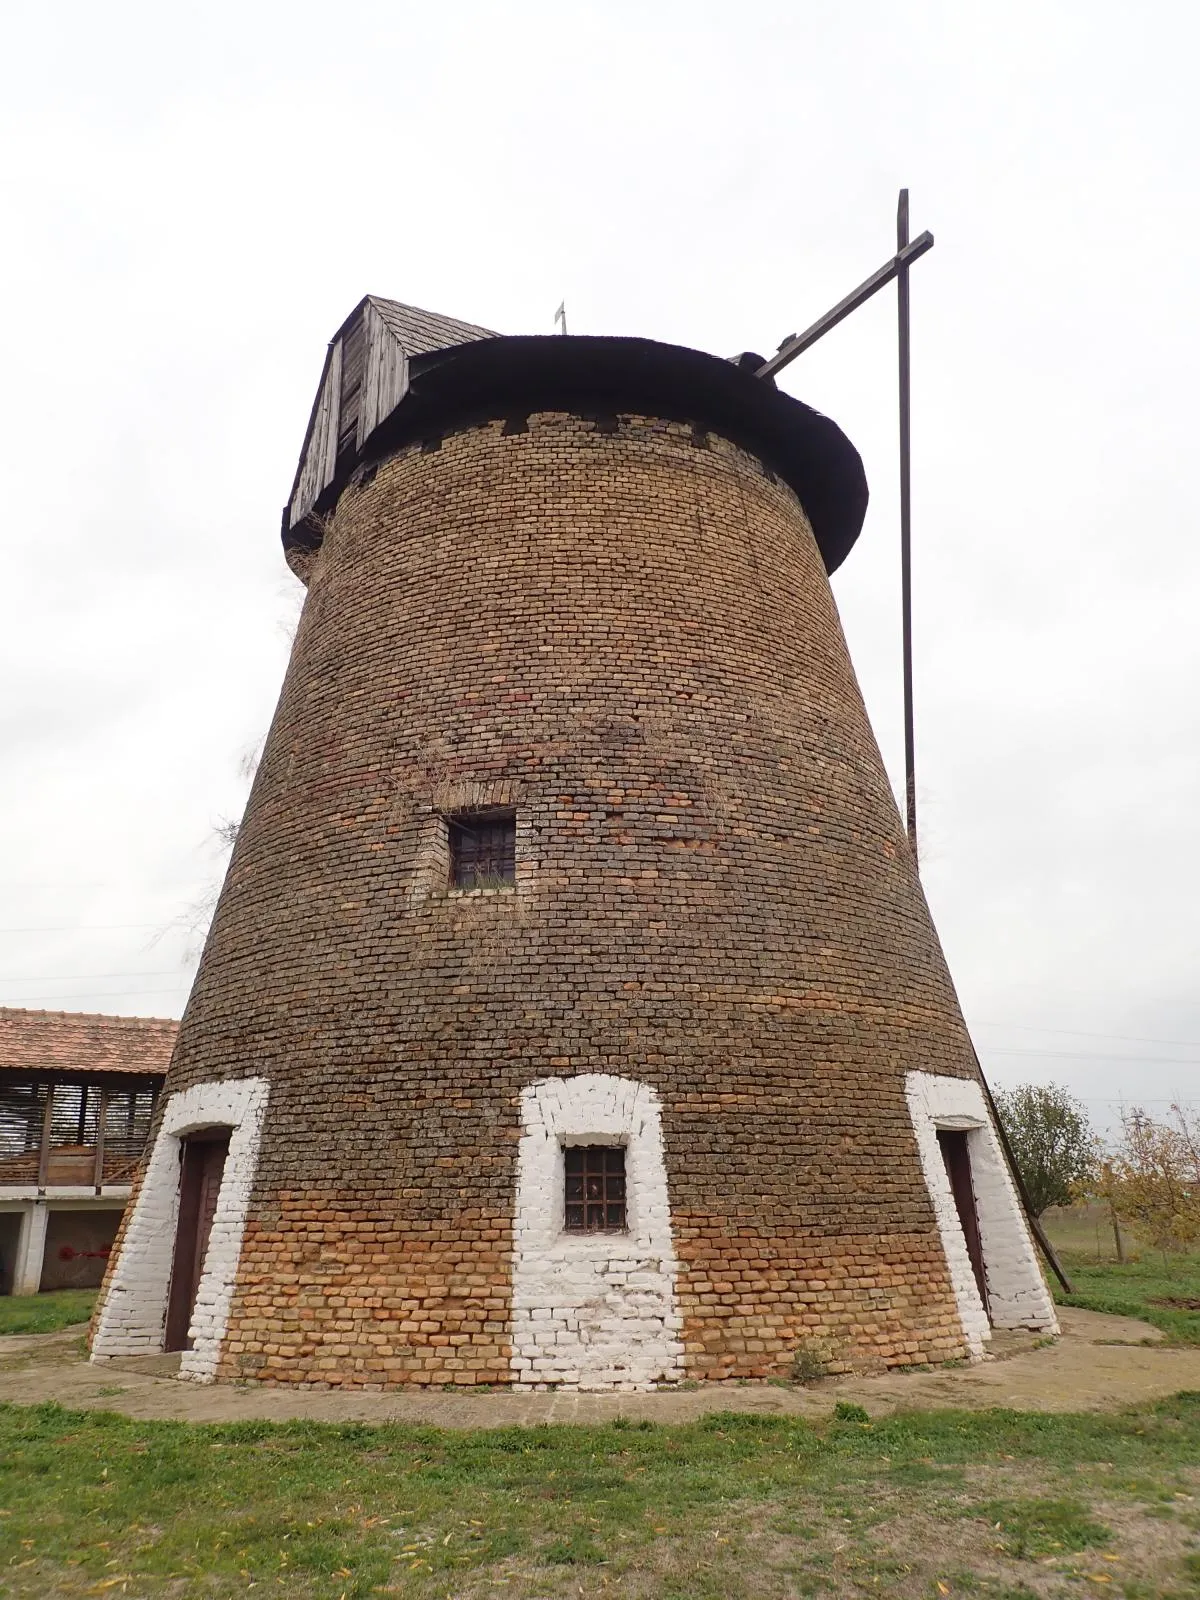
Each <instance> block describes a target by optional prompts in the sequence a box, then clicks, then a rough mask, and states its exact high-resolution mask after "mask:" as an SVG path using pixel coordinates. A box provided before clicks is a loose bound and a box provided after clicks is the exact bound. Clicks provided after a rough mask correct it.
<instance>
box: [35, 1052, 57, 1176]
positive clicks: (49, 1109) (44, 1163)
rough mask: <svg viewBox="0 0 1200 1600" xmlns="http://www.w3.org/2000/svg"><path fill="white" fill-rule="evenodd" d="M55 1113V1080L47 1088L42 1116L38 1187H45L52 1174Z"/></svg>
mask: <svg viewBox="0 0 1200 1600" xmlns="http://www.w3.org/2000/svg"><path fill="white" fill-rule="evenodd" d="M53 1115H54V1081H53V1079H51V1081H50V1085H49V1087H48V1088H47V1090H46V1115H45V1116H44V1117H43V1118H42V1143H41V1148H40V1149H39V1151H38V1188H39V1189H44V1188H45V1187H46V1183H47V1181H48V1179H49V1176H50V1139H51V1118H52V1117H53Z"/></svg>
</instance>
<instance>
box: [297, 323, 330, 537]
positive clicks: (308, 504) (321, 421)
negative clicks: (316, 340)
mask: <svg viewBox="0 0 1200 1600" xmlns="http://www.w3.org/2000/svg"><path fill="white" fill-rule="evenodd" d="M341 392H342V341H341V340H340V339H335V340H334V341H333V343H332V344H331V345H330V347H329V350H328V352H327V354H326V356H325V371H324V372H323V374H322V375H321V387H320V389H319V390H318V391H317V400H316V404H315V405H314V406H313V412H312V416H311V418H310V419H309V425H308V438H307V439H306V440H305V442H304V454H303V455H302V456H301V458H300V470H299V472H298V473H297V475H296V487H295V489H294V490H293V492H292V498H291V502H290V505H289V521H290V525H291V526H292V527H293V528H294V527H295V526H296V524H297V523H298V522H303V520H304V518H305V517H306V516H307V515H308V513H309V512H310V511H311V510H312V508H313V507H314V506H315V505H316V503H317V497H318V495H319V494H320V493H321V490H322V489H324V488H325V486H326V485H327V484H330V483H332V482H333V471H334V467H335V465H336V463H337V441H338V412H339V402H340V399H341Z"/></svg>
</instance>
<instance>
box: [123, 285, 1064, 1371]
mask: <svg viewBox="0 0 1200 1600" xmlns="http://www.w3.org/2000/svg"><path fill="white" fill-rule="evenodd" d="M866 500H867V490H866V482H865V478H864V474H863V469H862V465H861V462H860V460H859V457H858V455H857V453H856V451H855V450H854V448H853V446H852V445H851V444H850V443H849V441H848V440H847V439H846V437H845V436H844V434H842V432H841V431H840V430H839V429H838V428H837V427H836V426H835V425H834V424H833V423H832V422H830V421H829V420H828V419H826V418H825V417H822V416H820V415H818V414H817V413H815V412H814V411H812V410H810V409H809V408H807V407H806V406H804V405H802V404H800V403H799V402H798V401H796V400H794V399H791V398H789V397H788V396H787V395H785V394H783V393H782V392H780V391H779V390H777V389H776V388H775V386H774V384H773V382H771V381H768V380H764V379H763V378H762V377H761V376H756V372H755V363H749V364H747V362H746V361H744V360H743V361H742V362H730V361H725V360H719V359H717V358H715V357H713V356H708V355H704V354H701V353H699V352H697V351H694V350H689V349H682V348H678V347H675V346H670V345H664V344H657V343H653V342H651V341H648V340H642V339H614V338H577V337H561V336H555V337H546V338H502V337H497V336H495V335H492V334H490V333H488V332H487V330H485V329H483V328H478V327H473V326H470V325H468V324H465V323H461V322H456V321H452V320H450V319H449V318H446V317H440V316H433V315H430V314H428V313H425V312H421V311H416V310H414V309H412V308H411V307H407V306H403V305H398V304H396V303H393V302H390V301H386V300H380V299H376V298H373V297H368V298H367V299H365V300H363V301H362V303H361V304H360V305H359V306H357V307H356V308H355V310H354V311H353V312H352V313H351V315H350V317H349V318H348V320H347V321H346V322H345V323H344V324H343V326H342V327H341V328H340V329H339V331H338V332H337V334H336V335H335V337H334V339H333V341H332V343H331V344H330V347H329V353H328V356H327V358H326V363H325V370H324V373H323V376H322V379H321V385H320V389H319V391H318V394H317V398H316V402H315V404H314V407H313V412H312V418H311V422H310V424H309V429H308V433H307V436H306V439H305V442H304V448H303V452H302V455H301V459H300V465H299V469H298V471H297V475H296V480H295V484H294V487H293V491H292V494H291V497H290V499H289V502H288V506H287V509H286V511H285V514H284V526H283V542H284V547H285V551H286V553H287V558H288V561H289V563H290V565H291V566H292V568H293V570H294V571H296V572H297V574H298V575H299V576H300V577H301V578H302V579H303V581H304V582H305V583H306V584H307V586H308V596H307V600H306V604H305V608H304V613H303V617H302V619H301V623H300V627H299V631H298V633H297V636H296V642H295V646H294V649H293V653H292V658H291V662H290V665H289V667H288V672H287V677H286V679H285V682H284V685H283V692H282V695H281V697H280V701H279V706H278V710H277V711H276V714H275V718H274V722H273V724H272V727H271V731H270V735H269V737H268V740H267V743H266V747H265V750H264V753H263V757H262V761H261V764H260V766H259V769H258V773H257V776H256V778H255V782H254V787H253V791H252V793H251V796H250V800H249V804H248V806H247V809H246V814H245V820H244V822H243V825H242V828H241V832H240V834H239V837H238V840H237V845H236V848H235V850H234V854H233V858H232V861H231V864H230V868H229V873H228V877H227V879H226V882H225V886H224V889H223V891H222V894H221V899H220V903H219V905H218V908H217V912H216V916H215V918H214V921H213V925H212V930H211V933H210V935H209V938H208V943H207V945H206V948H205V951H204V956H203V959H202V961H201V964H200V969H199V973H198V975H197V978H196V983H195V987H194V989H193V991H192V995H191V998H190V1000H189V1003H188V1007H187V1011H186V1014H185V1016H184V1019H183V1022H182V1026H181V1029H180V1034H179V1040H178V1044H177V1046H176V1049H175V1053H174V1056H173V1059H172V1062H171V1066H170V1071H169V1074H168V1077H167V1081H166V1086H165V1090H164V1093H163V1095H162V1098H161V1101H160V1107H159V1112H158V1116H157V1122H156V1128H155V1132H154V1136H153V1139H152V1148H151V1154H150V1156H149V1158H148V1161H147V1164H146V1166H145V1169H144V1172H143V1174H142V1178H141V1182H140V1187H139V1189H138V1191H137V1193H136V1196H135V1199H134V1201H133V1202H132V1203H131V1206H130V1208H129V1210H128V1212H127V1220H126V1225H125V1228H124V1232H123V1236H122V1238H121V1240H120V1242H119V1247H118V1250H117V1252H116V1254H115V1258H114V1261H113V1264H112V1266H111V1268H110V1272H109V1276H108V1280H107V1286H106V1293H105V1297H104V1300H103V1304H102V1307H101V1310H100V1313H99V1315H98V1318H97V1322H96V1327H95V1336H94V1354H95V1356H97V1357H101V1358H102V1357H106V1356H111V1355H115V1354H128V1353H130V1352H136V1351H144V1350H150V1349H163V1348H167V1349H181V1350H183V1351H184V1354H183V1356H182V1363H181V1370H182V1371H183V1372H184V1373H185V1374H187V1375H190V1376H193V1377H196V1378H214V1377H216V1378H240V1379H249V1380H259V1381H263V1382H268V1383H287V1384H301V1385H303V1384H337V1385H346V1386H349V1385H364V1384H370V1385H400V1384H444V1383H454V1382H458V1383H496V1384H509V1383H512V1384H515V1385H518V1386H520V1387H534V1386H543V1385H564V1386H579V1387H586V1388H637V1387H645V1386H649V1385H653V1384H656V1383H669V1382H672V1381H677V1380H679V1379H682V1378H684V1377H688V1378H702V1379H709V1378H725V1377H743V1376H744V1377H754V1376H766V1375H771V1374H786V1373H788V1372H789V1371H791V1370H792V1368H793V1364H794V1363H795V1362H796V1359H797V1356H798V1355H801V1356H803V1355H806V1354H808V1355H811V1354H812V1353H813V1352H817V1353H818V1354H819V1358H820V1359H821V1360H823V1361H825V1362H826V1363H827V1364H828V1365H829V1366H830V1367H831V1368H832V1369H835V1370H836V1369H838V1368H844V1367H848V1366H853V1365H855V1364H861V1363H865V1362H870V1363H874V1364H879V1363H883V1364H889V1365H904V1364H906V1363H914V1362H929V1361H937V1360H944V1359H947V1358H950V1357H956V1356H962V1355H964V1354H966V1353H968V1352H971V1351H976V1352H977V1351H979V1350H980V1349H981V1348H982V1347H983V1344H984V1341H985V1340H986V1339H987V1337H988V1335H989V1332H990V1329H991V1328H992V1327H993V1326H999V1327H1005V1326H1013V1325H1018V1324H1019V1325H1025V1326H1034V1327H1050V1326H1053V1309H1052V1306H1051V1303H1050V1299H1049V1296H1048V1294H1047V1292H1046V1289H1045V1287H1044V1284H1043V1282H1042V1278H1041V1275H1040V1272H1039V1269H1038V1265H1037V1261H1036V1258H1035V1255H1034V1252H1033V1248H1032V1245H1031V1243H1030V1238H1029V1234H1028V1231H1027V1229H1026V1226H1025V1223H1024V1219H1023V1217H1022V1214H1021V1210H1020V1206H1019V1204H1018V1201H1017V1197H1016V1195H1015V1193H1014V1190H1013V1186H1012V1182H1011V1180H1010V1178H1009V1174H1008V1170H1007V1168H1006V1166H1005V1163H1004V1161H1003V1158H1002V1155H1001V1151H1000V1148H999V1145H998V1143H997V1138H996V1133H995V1129H994V1126H993V1123H992V1120H991V1118H990V1116H989V1112H988V1107H987V1103H986V1099H985V1095H984V1091H983V1086H982V1083H981V1080H980V1077H979V1073H978V1069H977V1066H976V1063H975V1059H974V1054H973V1052H972V1049H971V1046H970V1042H969V1040H968V1037H967V1032H966V1029H965V1026H964V1024H963V1020H962V1017H961V1015H960V1011H959V1007H958V1003H957V1000H956V998H955V993H954V989H953V987H952V984H951V981H950V977H949V974H948V972H947V969H946V964H945V961H944V959H943V956H942V952H941V949H940V947H939V944H938V939H937V935H936V933H935V931H934V928H933V925H932V922H931V920H930V916H929V911H928V909H927V906H926V903H925V899H924V896H923V894H922V892H921V888H920V884H919V881H918V879H917V876H916V872H915V869H914V863H913V859H912V856H911V853H910V851H909V848H908V845H907V843H906V839H905V833H904V829H903V825H902V823H901V821H900V818H899V816H898V813H897V809H896V805H895V802H894V800H893V797H892V794H891V792H890V790H889V786H888V783H887V779H886V777H885V774H884V769H883V765H882V762H881V759H880V755H879V751H878V749H877V747H876V743H875V740H874V738H873V736H872V732H871V728H870V726H869V723H868V720H867V715H866V712H865V710H864V706H863V701H862V696H861V694H860V692H859V689H858V685H857V683H856V680H855V676H854V671H853V668H852V666H851V663H850V658H849V655H848V653H847V650H846V644H845V640H844V638H843V635H842V630H841V627H840V624H839V621H838V616H837V611H836V609H835V606H834V602H833V597H832V594H831V591H830V587H829V581H828V574H829V573H830V572H832V571H833V570H834V568H836V567H837V566H838V564H839V563H840V562H841V561H842V560H843V559H844V558H845V557H846V555H847V553H848V552H849V551H850V549H851V546H852V545H853V543H854V541H855V539H856V537H857V535H858V532H859V529H860V526H861V524H862V519H863V515H864V512H865V507H866Z"/></svg>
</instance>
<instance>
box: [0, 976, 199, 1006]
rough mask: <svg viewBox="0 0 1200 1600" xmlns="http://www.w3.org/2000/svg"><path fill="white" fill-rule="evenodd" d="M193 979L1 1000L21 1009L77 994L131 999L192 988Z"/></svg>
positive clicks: (177, 992)
mask: <svg viewBox="0 0 1200 1600" xmlns="http://www.w3.org/2000/svg"><path fill="white" fill-rule="evenodd" d="M191 986H192V980H191V979H190V978H185V979H181V980H180V981H179V983H177V984H176V985H175V986H174V988H171V989H69V990H68V991H67V992H66V994H63V993H62V991H61V990H60V991H59V993H58V994H24V995H10V996H8V997H7V998H6V999H3V1000H0V1006H7V1007H8V1008H9V1009H10V1010H14V1011H20V1010H22V1009H23V1008H24V1007H25V1006H26V1005H27V1004H28V1003H29V1001H31V1000H71V999H73V998H74V997H75V996H76V995H81V994H82V995H88V996H89V997H90V998H91V999H93V1000H131V999H132V998H133V997H134V995H138V996H141V995H145V994H176V995H177V994H179V992H180V991H181V990H182V989H190V988H191Z"/></svg>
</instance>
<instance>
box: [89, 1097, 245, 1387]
mask: <svg viewBox="0 0 1200 1600" xmlns="http://www.w3.org/2000/svg"><path fill="white" fill-rule="evenodd" d="M266 1109H267V1082H266V1079H265V1078H239V1079H237V1080H234V1081H232V1082H228V1083H198V1084H196V1085H195V1086H194V1087H193V1088H191V1089H185V1090H184V1091H183V1092H182V1094H175V1095H172V1096H171V1098H170V1100H169V1101H168V1102H167V1106H166V1110H165V1111H164V1113H163V1120H162V1123H161V1125H160V1128H159V1132H158V1137H157V1139H156V1140H155V1141H154V1149H153V1151H152V1152H151V1155H150V1160H149V1163H148V1165H147V1167H146V1175H145V1179H144V1181H143V1183H142V1187H141V1192H140V1193H139V1195H138V1198H137V1204H136V1206H135V1207H134V1212H133V1215H132V1217H130V1219H129V1225H128V1227H127V1228H126V1230H125V1240H124V1243H123V1245H122V1248H121V1254H120V1258H119V1260H118V1261H117V1264H116V1267H115V1268H114V1270H113V1278H112V1282H111V1284H110V1286H109V1290H108V1294H107V1296H106V1297H105V1301H104V1306H103V1309H102V1311H101V1314H100V1321H99V1323H98V1325H97V1328H96V1334H95V1337H94V1339H93V1341H92V1359H93V1360H103V1359H105V1358H106V1357H110V1356H133V1355H148V1354H151V1353H152V1352H154V1351H157V1350H161V1349H162V1347H163V1339H164V1331H165V1325H166V1316H167V1295H168V1293H169V1290H170V1285H171V1263H172V1261H173V1259H174V1254H175V1228H176V1222H177V1219H178V1213H179V1142H180V1140H181V1139H182V1138H183V1136H184V1135H185V1134H188V1133H196V1132H198V1131H199V1130H200V1129H201V1128H221V1127H225V1128H229V1129H230V1130H231V1133H230V1139H229V1154H228V1156H227V1157H226V1160H225V1171H224V1174H223V1176H222V1178H221V1192H220V1194H219V1195H218V1197H217V1208H216V1212H215V1213H214V1215H213V1224H212V1232H211V1233H210V1234H209V1239H208V1253H207V1254H206V1256H205V1258H204V1272H203V1275H202V1277H201V1279H200V1284H199V1287H198V1289H197V1291H196V1309H195V1311H194V1313H193V1316H192V1323H191V1328H190V1330H189V1332H190V1335H191V1339H192V1348H191V1349H190V1350H185V1351H184V1353H183V1356H182V1358H181V1361H180V1367H179V1370H180V1375H181V1376H182V1377H188V1378H195V1379H197V1380H199V1381H200V1382H202V1383H211V1382H212V1379H213V1374H214V1372H215V1370H216V1365H217V1357H218V1356H219V1354H220V1350H221V1341H222V1339H223V1338H224V1337H225V1329H226V1327H227V1325H228V1322H229V1306H230V1302H231V1300H232V1298H233V1284H234V1279H235V1277H236V1276H237V1265H238V1258H239V1256H240V1255H241V1251H242V1235H243V1233H244V1231H245V1227H246V1212H247V1210H248V1209H249V1205H250V1190H251V1187H252V1186H253V1182H254V1172H255V1168H256V1167H257V1165H258V1143H259V1137H260V1135H261V1133H262V1124H263V1117H264V1115H265V1113H266Z"/></svg>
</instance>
